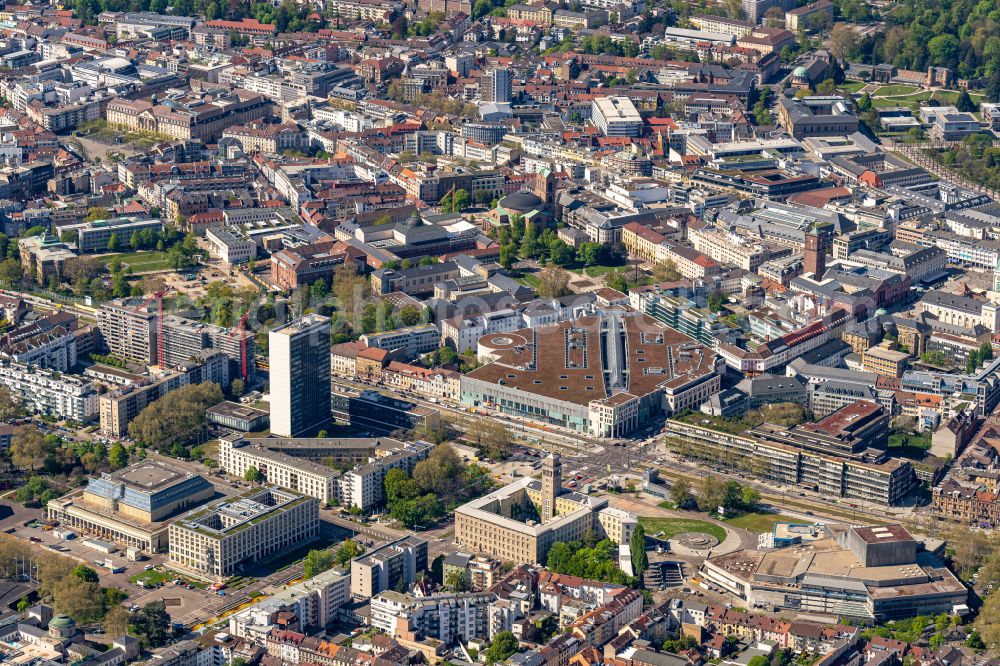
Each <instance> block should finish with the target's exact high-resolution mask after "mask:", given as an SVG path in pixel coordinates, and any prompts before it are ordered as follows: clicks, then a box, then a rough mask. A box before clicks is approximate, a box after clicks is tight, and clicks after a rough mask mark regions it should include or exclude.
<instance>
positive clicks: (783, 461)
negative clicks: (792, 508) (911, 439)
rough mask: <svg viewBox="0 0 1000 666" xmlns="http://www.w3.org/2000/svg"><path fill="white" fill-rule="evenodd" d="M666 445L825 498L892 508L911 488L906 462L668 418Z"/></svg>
mask: <svg viewBox="0 0 1000 666" xmlns="http://www.w3.org/2000/svg"><path fill="white" fill-rule="evenodd" d="M665 435H666V442H667V446H668V447H670V448H671V449H672V450H676V451H683V452H687V453H689V454H691V455H697V456H699V457H710V458H711V459H712V460H714V461H715V462H717V463H722V464H725V465H728V466H731V467H734V468H735V467H737V466H738V465H739V464H741V463H744V462H745V464H748V465H750V466H751V469H753V471H754V473H755V474H757V475H758V476H762V477H764V478H767V479H771V480H773V481H777V482H778V483H782V484H785V485H788V486H799V485H801V486H808V487H811V488H814V489H817V490H819V491H821V492H823V493H825V494H826V495H827V496H828V497H844V498H848V499H855V500H860V501H864V502H876V503H878V504H882V505H886V506H892V505H895V504H898V503H899V502H900V501H901V500H902V499H903V498H904V497H906V496H907V495H909V494H910V493H911V492H912V491H913V490H914V488H915V487H916V485H917V478H916V475H915V473H914V471H913V467H912V466H911V465H910V463H909V462H908V461H906V460H903V459H900V458H892V459H889V460H887V461H885V462H874V461H869V460H858V459H851V458H848V457H840V456H836V455H833V454H832V453H833V452H831V453H830V454H823V453H818V452H816V451H810V450H806V449H802V448H797V447H795V446H792V445H791V443H790V442H789V440H788V438H778V439H780V440H782V441H771V440H768V439H765V438H763V437H755V436H753V434H752V433H748V434H743V435H734V434H730V433H724V432H720V431H718V430H712V429H709V428H704V427H702V426H697V425H691V424H688V423H682V422H680V421H674V420H668V421H667V422H666V426H665Z"/></svg>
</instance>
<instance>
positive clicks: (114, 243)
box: [108, 233, 122, 252]
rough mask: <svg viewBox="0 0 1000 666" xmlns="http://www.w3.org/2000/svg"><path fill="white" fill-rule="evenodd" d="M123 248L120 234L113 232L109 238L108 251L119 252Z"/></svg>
mask: <svg viewBox="0 0 1000 666" xmlns="http://www.w3.org/2000/svg"><path fill="white" fill-rule="evenodd" d="M121 249H122V246H121V242H119V240H118V234H116V233H112V234H111V237H110V238H108V252H118V251H119V250H121Z"/></svg>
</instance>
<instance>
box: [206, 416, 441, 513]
mask: <svg viewBox="0 0 1000 666" xmlns="http://www.w3.org/2000/svg"><path fill="white" fill-rule="evenodd" d="M431 448H433V447H432V445H431V444H428V443H427V442H420V441H418V442H413V443H406V442H401V441H399V440H395V439H389V438H377V439H326V438H323V439H309V438H301V439H285V438H277V437H268V438H264V439H248V438H245V437H243V436H242V435H240V434H238V433H236V434H232V435H226V436H225V437H222V438H220V439H219V467H220V468H221V469H223V470H225V471H226V472H227V473H229V474H231V475H233V476H243V475H244V474H245V473H246V471H247V470H248V469H249V468H251V467H254V468H256V469H257V470H258V471H260V473H261V474H262V475H263V477H264V480H265V481H266V482H267V483H271V484H275V485H278V486H280V487H282V488H286V489H288V490H293V491H295V492H299V493H302V494H304V495H308V496H310V497H315V498H317V499H318V500H320V501H322V502H323V503H324V504H332V503H334V502H337V503H339V504H341V505H344V506H355V507H357V508H359V509H364V510H368V509H371V508H372V507H374V506H377V505H378V504H380V503H381V502H382V501H383V499H384V498H383V481H384V479H385V474H386V473H387V472H388V471H389V470H390V469H402V470H404V471H406V472H407V473H411V472H412V471H413V467H414V466H415V465H416V464H417V463H418V462H420V461H421V460H423V459H424V458H426V457H427V455H428V453H429V452H430V450H431ZM331 465H332V466H331ZM351 466H353V468H352V469H349V470H347V471H344V472H341V471H340V469H343V468H345V467H351ZM338 468H340V469H338Z"/></svg>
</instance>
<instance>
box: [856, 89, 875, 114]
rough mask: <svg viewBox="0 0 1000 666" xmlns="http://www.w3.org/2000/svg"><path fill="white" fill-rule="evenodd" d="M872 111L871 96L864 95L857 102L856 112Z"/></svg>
mask: <svg viewBox="0 0 1000 666" xmlns="http://www.w3.org/2000/svg"><path fill="white" fill-rule="evenodd" d="M871 110H872V96H871V95H869V94H868V93H865V94H864V95H862V96H861V99H859V100H858V111H862V112H864V111H871Z"/></svg>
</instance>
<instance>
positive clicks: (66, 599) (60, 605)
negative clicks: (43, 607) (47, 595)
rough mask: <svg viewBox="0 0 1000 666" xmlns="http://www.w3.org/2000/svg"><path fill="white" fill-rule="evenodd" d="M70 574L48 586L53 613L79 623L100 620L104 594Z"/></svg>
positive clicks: (95, 584) (90, 583) (99, 588)
mask: <svg viewBox="0 0 1000 666" xmlns="http://www.w3.org/2000/svg"><path fill="white" fill-rule="evenodd" d="M91 571H93V570H91ZM72 573H73V572H72V571H71V572H70V575H65V576H62V577H60V578H58V579H56V580H54V581H53V582H52V583H51V585H50V587H51V594H52V605H53V607H54V608H55V611H56V612H57V613H64V614H66V615H69V616H70V617H71V618H73V619H74V620H76V621H77V622H80V623H83V622H94V621H96V620H98V619H100V618H101V617H102V616H103V615H104V594H103V592H102V591H101V586H100V585H98V584H97V583H95V582H93V581H86V580H83V579H81V578H79V577H77V576H75V575H72ZM95 575H96V574H95Z"/></svg>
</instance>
